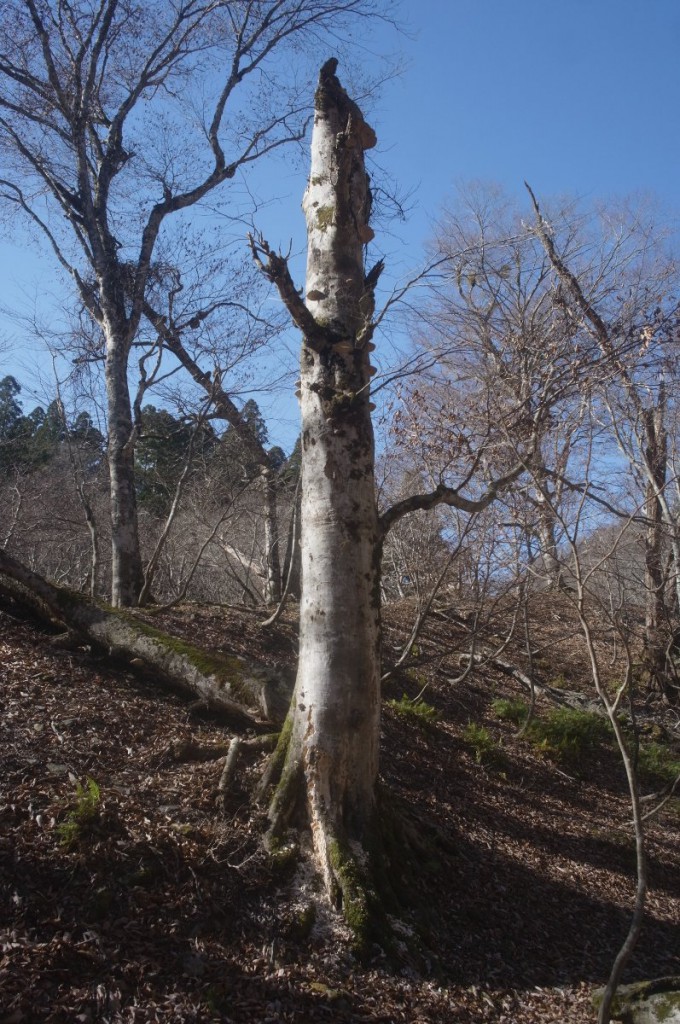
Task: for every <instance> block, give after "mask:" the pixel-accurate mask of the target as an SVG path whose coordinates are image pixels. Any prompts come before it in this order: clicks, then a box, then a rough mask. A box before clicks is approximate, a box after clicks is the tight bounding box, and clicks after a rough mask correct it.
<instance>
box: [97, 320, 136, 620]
mask: <svg viewBox="0 0 680 1024" xmlns="http://www.w3.org/2000/svg"><path fill="white" fill-rule="evenodd" d="M105 334H106V398H107V411H108V462H109V479H110V485H111V604H112V605H113V607H114V608H125V607H132V606H134V605H136V604H137V603H138V600H139V595H140V593H141V590H142V586H143V584H144V572H143V569H142V556H141V551H140V545H139V527H138V521H137V496H136V493H135V468H134V438H133V426H132V409H131V406H130V391H129V387H128V380H127V364H128V344H127V341H126V339H125V338H124V337H123V336H121V335H120V334H119V333H118V332H116V331H115V330H114V329H112V328H110V327H107V328H105Z"/></svg>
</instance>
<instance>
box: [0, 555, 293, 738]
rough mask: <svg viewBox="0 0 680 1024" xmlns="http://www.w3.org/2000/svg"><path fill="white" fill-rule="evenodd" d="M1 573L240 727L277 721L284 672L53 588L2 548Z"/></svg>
mask: <svg viewBox="0 0 680 1024" xmlns="http://www.w3.org/2000/svg"><path fill="white" fill-rule="evenodd" d="M0 573H2V574H4V575H5V576H6V577H9V579H10V580H14V581H16V582H17V583H19V584H20V585H21V587H22V594H21V595H20V600H23V601H27V600H28V602H29V603H30V604H31V606H32V607H33V608H34V609H36V610H37V611H38V612H39V613H41V614H43V615H44V614H45V610H47V611H48V612H49V613H50V614H51V615H52V616H53V617H54V618H56V619H58V620H59V621H60V622H63V623H64V624H65V625H66V626H68V627H69V628H70V629H73V630H75V631H76V632H77V633H79V634H80V635H81V636H83V637H84V638H85V639H86V640H88V641H90V642H91V643H92V644H93V645H95V646H96V647H97V648H104V649H105V650H107V651H108V652H109V654H111V655H114V656H117V657H123V658H126V659H134V663H135V665H136V666H138V667H141V668H143V669H145V670H146V671H147V672H148V673H150V674H152V675H153V678H154V680H157V681H159V682H160V683H162V684H164V685H165V686H166V687H169V688H171V689H174V690H179V691H181V692H184V693H188V694H191V695H192V696H194V697H196V698H197V699H198V700H200V701H201V702H202V703H204V704H205V705H206V707H207V708H209V709H211V710H212V711H215V712H217V713H218V714H220V715H222V716H223V717H225V718H226V719H228V720H229V721H230V722H231V723H232V724H233V725H235V726H236V727H239V728H258V727H260V726H261V725H263V724H264V723H266V724H267V726H268V727H270V726H271V724H280V723H281V722H282V721H283V719H284V717H285V715H286V711H287V709H288V704H289V702H290V694H291V691H292V686H291V685H290V682H289V681H288V680H287V679H286V678H285V676H283V675H276V674H274V673H273V672H272V671H271V670H270V669H268V668H267V667H266V666H264V665H260V664H258V663H256V662H246V661H244V660H243V659H242V658H237V657H233V656H229V655H223V654H218V653H214V654H213V653H209V652H207V651H203V650H201V649H199V648H197V647H194V646H193V645H191V644H189V643H186V642H185V641H184V640H181V639H179V638H178V637H174V636H170V635H168V634H165V633H162V632H161V631H160V630H158V629H155V628H153V627H151V626H149V625H147V623H145V622H142V621H140V620H139V619H136V618H134V617H133V616H132V615H131V614H130V613H125V612H120V611H113V610H111V609H110V608H106V607H105V606H103V605H100V604H98V603H97V602H95V601H91V600H89V599H88V598H87V597H85V596H84V595H83V594H78V593H76V592H75V591H72V590H67V589H66V588H65V587H57V586H55V585H54V584H52V583H49V582H48V581H47V580H45V579H44V578H43V577H42V576H39V575H38V574H37V573H34V572H32V571H31V570H30V569H28V568H27V567H26V566H24V565H22V564H21V563H20V562H18V561H17V560H16V559H15V558H12V556H11V555H8V554H7V553H6V552H5V551H1V550H0Z"/></svg>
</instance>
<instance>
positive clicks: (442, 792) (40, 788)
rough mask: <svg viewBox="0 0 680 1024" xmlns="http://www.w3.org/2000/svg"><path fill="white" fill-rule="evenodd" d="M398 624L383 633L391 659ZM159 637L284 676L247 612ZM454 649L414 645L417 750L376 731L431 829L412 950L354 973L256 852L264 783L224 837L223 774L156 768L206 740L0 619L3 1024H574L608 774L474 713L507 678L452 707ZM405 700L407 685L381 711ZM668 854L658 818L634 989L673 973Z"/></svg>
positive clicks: (614, 778)
mask: <svg viewBox="0 0 680 1024" xmlns="http://www.w3.org/2000/svg"><path fill="white" fill-rule="evenodd" d="M408 614H409V613H408V610H403V609H402V610H401V612H400V611H399V610H398V609H397V610H396V611H395V613H394V616H393V620H392V621H391V623H390V624H389V628H388V641H389V643H390V644H393V645H394V646H395V647H396V646H398V643H397V641H398V639H399V637H403V636H404V635H405V634H406V632H407V631H408V628H409V626H410V621H409V618H408ZM400 615H401V616H402V618H403V621H402V619H400ZM155 621H157V620H155ZM163 624H164V626H165V627H166V628H171V629H175V630H176V631H178V632H182V631H183V632H184V633H185V635H189V636H192V638H194V639H195V637H196V635H200V637H201V641H202V642H203V643H204V644H205V645H206V646H211V647H214V648H216V649H226V650H229V651H231V652H233V653H244V654H249V655H251V656H252V655H255V656H257V657H261V658H263V659H265V660H269V661H271V662H276V661H283V660H286V659H290V658H292V657H294V649H295V630H294V624H293V623H292V622H290V621H289V622H288V623H286V622H284V623H283V624H281V625H280V627H278V628H277V629H276V630H274V631H270V632H268V633H266V634H263V633H262V631H261V630H260V629H259V626H258V620H257V617H256V616H254V615H252V614H246V613H239V612H237V611H229V612H224V611H219V612H218V611H209V610H200V609H190V610H179V611H174V612H172V613H168V614H167V615H165V616H164V619H163ZM550 628H551V629H552V626H551V627H550ZM557 628H558V626H557V625H555V629H557ZM559 628H563V625H562V624H560V627H559ZM454 633H455V629H454V627H453V626H452V625H451V624H447V623H445V622H442V621H440V622H437V621H434V622H433V623H432V624H431V626H430V627H428V630H426V632H425V635H424V637H423V638H422V641H421V643H420V651H421V653H420V660H421V662H422V664H421V666H420V667H419V668H418V673H420V674H421V675H422V678H427V679H428V680H429V688H428V691H427V699H428V700H429V701H431V702H432V703H433V704H435V705H436V706H437V707H438V709H439V711H440V712H441V718H440V720H439V722H438V723H437V724H436V725H435V726H433V727H430V728H428V729H427V730H425V731H423V730H422V729H418V728H416V727H414V726H412V725H411V726H409V724H408V723H406V722H404V721H403V720H402V719H400V718H399V717H397V716H395V715H394V714H393V713H392V712H390V711H388V712H387V714H386V715H385V724H384V731H385V737H384V749H385V754H384V759H383V764H384V770H383V774H384V783H385V785H386V787H387V788H388V789H389V791H390V792H391V793H392V794H394V795H396V797H397V798H398V799H399V801H400V802H401V805H402V807H403V808H404V811H405V812H406V813H407V814H408V815H409V816H411V817H413V819H414V820H415V821H416V822H418V823H420V825H421V826H422V828H423V829H424V830H428V829H433V828H436V839H435V840H434V845H433V848H432V855H431V856H430V857H429V859H428V861H427V862H424V863H423V864H422V867H419V866H417V870H416V871H415V872H411V873H409V874H408V875H407V876H405V877H404V882H403V890H402V893H401V896H402V898H403V901H404V904H405V905H407V906H408V907H410V909H406V910H404V912H403V915H402V918H403V921H404V927H405V928H406V932H407V933H408V931H409V930H410V928H411V927H416V928H417V930H418V933H419V935H420V940H419V947H418V952H417V953H414V952H413V945H412V944H409V943H404V945H403V949H402V955H401V959H400V960H399V961H398V963H397V964H396V966H395V964H394V962H392V963H391V964H390V963H388V961H387V958H386V956H385V954H384V953H383V951H382V950H381V949H379V948H378V947H376V949H375V950H374V957H373V959H372V962H369V963H368V964H365V965H361V964H359V963H357V961H356V960H355V959H354V958H353V956H352V954H351V951H350V948H349V945H348V944H347V942H346V940H344V939H343V938H342V935H341V933H340V932H336V933H335V934H336V937H335V939H334V940H333V941H332V942H329V941H328V938H327V935H328V933H327V932H322V930H321V929H317V931H313V932H312V934H311V935H310V936H308V937H303V936H302V935H301V931H300V920H299V892H296V891H295V885H294V884H293V880H292V879H291V877H290V876H289V875H277V874H275V873H274V872H273V870H272V868H271V866H270V864H269V863H268V861H267V860H266V859H265V857H264V856H263V854H262V852H261V848H260V845H259V835H260V831H261V825H262V823H261V821H260V820H259V818H258V816H257V814H254V813H253V812H252V811H251V808H250V805H249V800H248V785H249V782H250V781H251V779H252V778H253V777H254V776H255V773H256V771H257V768H258V766H257V765H252V766H250V767H249V768H248V769H247V771H246V772H245V774H244V776H243V777H242V779H241V781H240V783H239V788H238V790H237V791H235V792H234V793H233V794H232V800H231V805H230V817H229V819H228V820H224V818H220V816H219V815H218V814H217V812H216V810H215V793H216V788H217V783H218V780H219V776H220V772H221V767H222V765H221V762H219V761H209V762H205V761H203V762H189V763H183V762H182V763H180V762H178V761H177V760H176V759H174V758H173V757H172V756H171V743H173V742H175V743H185V742H186V743H188V741H190V740H191V738H192V737H194V738H195V739H196V740H197V741H198V742H199V743H201V744H208V745H210V744H216V743H223V742H224V740H225V738H226V737H225V733H224V730H223V729H222V728H221V727H219V726H217V725H215V724H214V723H213V722H211V721H210V720H209V719H207V718H203V719H201V718H196V717H192V715H191V714H190V712H189V711H188V708H187V705H186V704H185V703H183V702H182V701H181V700H180V699H179V698H173V697H172V696H168V695H167V694H165V693H163V692H161V691H159V690H156V688H155V687H154V686H153V682H152V681H148V680H146V681H144V680H140V679H138V678H136V677H135V676H133V675H132V674H131V673H130V672H128V671H126V670H125V669H123V668H120V667H112V666H111V665H110V664H108V663H107V661H106V659H103V658H97V657H95V656H93V655H92V654H91V653H90V652H88V651H86V650H75V651H64V650H60V649H58V648H56V647H55V646H54V645H53V644H52V642H51V637H50V636H49V635H48V634H46V633H44V632H41V631H40V630H39V629H37V628H36V627H35V625H33V624H31V623H22V622H18V621H16V620H15V619H12V618H11V617H9V616H8V615H6V614H3V613H0V664H1V665H2V689H1V691H0V699H1V701H2V717H1V719H0V728H1V729H2V733H1V739H2V743H1V744H0V900H1V902H0V908H1V909H0V915H1V916H0V1024H29V1022H30V1024H32V1022H36V1024H37V1022H50V1024H61V1022H63V1024H66V1022H84V1024H87V1022H94V1021H111V1022H126V1024H127V1022H135V1024H147V1022H149V1024H150V1022H163V1024H166V1022H174V1021H177V1022H194V1021H195V1022H207V1021H223V1022H229V1021H234V1022H260V1024H264V1022H271V1024H274V1022H281V1021H298V1022H299V1021H309V1022H316V1021H319V1022H321V1021H331V1020H333V1021H347V1022H350V1021H351V1022H362V1021H365V1022H369V1021H370V1022H378V1021H380V1022H398V1021H404V1022H408V1024H418V1022H422V1024H425V1022H442V1024H443V1022H454V1021H455V1022H460V1024H468V1022H470V1024H471V1022H473V1021H474V1022H489V1024H502V1022H506V1024H510V1022H512V1024H515V1022H519V1021H522V1022H523V1024H557V1022H558V1021H559V1022H563V1021H569V1022H572V1024H581V1022H584V1024H585V1022H586V1021H591V1020H592V1019H593V1011H592V1009H591V1006H590V993H591V991H592V989H593V987H595V986H597V985H600V984H602V983H603V981H604V979H605V978H606V975H607V973H608V970H609V966H610V964H611V961H612V957H613V956H614V954H615V951H616V949H617V948H618V945H619V943H620V942H621V939H622V938H623V936H624V934H625V931H626V928H627V923H628V919H629V912H630V906H631V902H632V896H633V890H634V861H633V858H632V855H631V838H630V830H629V828H628V826H627V824H626V822H627V820H628V816H629V815H628V811H627V806H626V798H625V791H624V787H623V782H622V777H621V773H620V771H619V770H618V767H617V764H616V762H615V760H613V759H608V758H604V759H603V760H602V761H601V762H598V763H596V764H592V765H589V766H587V770H586V768H584V771H583V772H582V773H578V777H577V776H576V775H574V774H573V773H572V777H568V773H564V774H560V772H559V771H557V770H556V768H555V766H554V765H553V764H551V763H550V762H549V761H547V760H546V759H545V758H542V757H541V756H539V755H538V754H537V753H536V752H535V751H534V750H533V749H532V748H531V747H530V745H528V744H526V743H522V742H519V741H517V740H516V739H514V738H513V734H512V728H511V727H508V726H506V725H503V724H501V723H499V722H498V720H497V719H496V718H495V717H494V716H493V714H492V713H491V711H490V701H491V699H492V698H493V696H497V695H499V694H501V693H502V694H504V695H505V694H506V693H508V692H509V691H511V690H512V686H513V684H512V682H511V681H509V680H508V679H507V678H501V677H498V678H496V677H494V676H493V675H492V674H490V673H487V672H483V673H481V674H478V675H476V676H473V677H470V679H468V680H467V681H466V683H465V684H464V685H463V686H461V687H459V688H457V689H455V690H454V689H452V688H451V686H450V684H449V683H447V682H446V680H447V678H450V677H451V676H452V675H454V674H456V673H455V660H454V655H453V654H451V660H450V661H447V657H448V655H445V654H444V653H443V652H445V651H446V650H447V648H453V647H455V644H453V643H452V640H454V639H455V637H454V635H453V634H454ZM547 634H550V630H547ZM550 642H551V643H552V644H553V645H554V643H555V637H554V636H552V639H551V640H550ZM555 674H558V673H557V672H555ZM421 681H422V680H421V678H418V679H413V678H409V677H408V676H402V677H400V678H399V680H398V681H397V682H396V683H395V684H393V686H392V692H391V693H389V694H388V696H394V695H396V696H401V690H402V689H409V688H411V689H414V692H415V689H416V688H419V686H420V684H421ZM469 720H473V721H478V722H481V723H485V724H486V725H487V727H488V728H489V730H490V731H491V732H492V733H493V735H494V737H495V738H496V739H497V740H498V742H499V744H500V745H501V746H502V748H503V750H504V751H505V754H506V760H505V761H504V763H503V768H502V770H495V769H491V768H488V767H484V766H482V765H479V764H477V763H476V762H475V759H474V756H473V755H472V753H471V751H470V750H469V749H468V748H467V747H466V745H465V743H464V742H463V740H462V738H461V737H462V730H463V728H464V726H465V724H466V723H467V722H468V721H469ZM88 777H89V778H92V779H94V780H95V781H96V783H97V785H98V787H99V789H100V802H99V804H98V806H97V809H96V813H95V814H94V815H93V817H92V819H91V820H88V821H87V822H86V823H85V824H84V825H83V828H82V834H79V835H78V837H77V839H76V841H74V842H72V844H71V845H70V846H65V845H64V844H63V835H62V834H60V831H59V826H60V825H61V824H63V823H64V822H65V821H68V818H69V814H70V813H72V812H73V811H74V808H76V807H77V805H78V798H77V796H76V786H77V784H78V783H81V784H83V783H84V782H85V780H86V779H87V778H88ZM433 835H435V833H434V832H433ZM679 838H680V816H679V815H678V811H677V809H670V810H669V811H668V813H666V814H665V815H664V816H663V817H662V818H661V819H660V820H659V821H658V822H656V823H655V824H654V825H653V826H652V828H651V829H650V852H651V857H652V893H651V895H650V900H649V913H648V918H647V924H646V927H645V932H644V935H643V938H642V940H641V943H640V947H639V951H638V953H637V954H636V958H635V962H634V964H633V965H632V966H631V969H630V971H629V974H630V976H631V977H638V976H645V975H659V974H661V973H670V972H673V971H675V972H677V971H679V970H680V960H679V952H680V926H679V923H678V922H680V885H679V881H678V862H679V860H680V855H679V853H678V850H679V846H678V839H679Z"/></svg>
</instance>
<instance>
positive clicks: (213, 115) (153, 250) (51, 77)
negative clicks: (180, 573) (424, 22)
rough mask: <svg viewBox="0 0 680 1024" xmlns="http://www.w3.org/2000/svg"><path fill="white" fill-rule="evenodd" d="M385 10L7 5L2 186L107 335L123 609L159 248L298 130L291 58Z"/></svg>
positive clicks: (351, 3)
mask: <svg viewBox="0 0 680 1024" xmlns="http://www.w3.org/2000/svg"><path fill="white" fill-rule="evenodd" d="M384 12H385V5H384V4H377V3H374V2H373V0H270V2H267V3H259V2H254V0H249V2H245V3H233V2H228V0H217V2H215V3H204V2H203V0H179V2H177V3H172V4H168V3H162V2H155V0H154V2H153V3H151V4H141V3H139V2H138V0H97V2H96V3H94V4H92V3H87V2H84V0H77V2H75V3H70V2H67V0H6V2H5V3H4V4H3V7H2V16H3V30H4V31H3V42H2V44H1V46H0V146H1V147H2V150H1V151H2V157H3V168H2V170H1V171H0V195H1V196H2V199H3V200H4V201H5V202H6V203H9V204H10V206H12V207H14V208H15V209H17V210H19V211H21V212H23V213H24V214H25V215H26V217H27V218H28V219H29V221H30V222H31V223H32V225H33V226H34V227H35V228H36V229H37V231H38V232H39V233H40V234H41V235H42V237H43V239H44V240H45V241H46V243H47V244H48V246H49V247H50V248H51V250H52V251H53V253H54V255H55V257H56V259H57V261H58V263H59V264H60V265H61V267H62V268H63V270H64V271H65V272H66V273H67V275H68V276H69V277H70V279H71V280H72V282H73V283H74V285H75V287H76V289H77V292H78V295H79V298H80V300H81V301H82V303H83V305H84V306H85V307H86V309H87V310H88V311H89V313H90V315H91V316H92V317H93V318H94V320H95V321H96V322H97V324H98V325H99V327H100V328H101V331H102V332H103V335H104V339H105V377H106V392H107V401H108V459H109V470H110V480H111V532H112V558H113V573H112V577H113V579H112V602H113V604H114V605H132V604H135V603H136V602H137V600H138V597H139V594H140V591H141V587H142V582H143V573H142V560H141V555H140V547H139V536H138V523H137V508H136V500H135V488H134V468H133V454H134V452H133V449H134V435H133V418H132V409H131V402H130V396H129V390H128V363H129V357H130V351H131V346H132V345H133V343H134V340H135V338H136V336H137V333H138V330H139V326H140V321H141V318H142V316H143V313H144V301H145V297H146V294H147V289H148V285H149V280H150V277H151V276H152V274H153V269H154V261H155V259H156V254H157V251H158V250H159V247H162V245H163V242H164V240H165V241H167V240H168V239H169V237H170V235H169V232H172V231H173V230H174V234H172V241H173V245H174V247H175V248H179V247H180V243H181V237H182V224H184V223H186V220H185V219H184V214H185V211H188V210H190V208H192V207H194V206H196V205H197V204H199V203H201V202H202V201H203V200H205V199H206V198H207V197H208V196H210V195H212V194H213V193H214V192H215V190H217V189H218V188H219V187H220V186H222V185H224V184H225V183H226V182H228V181H232V180H233V179H234V178H235V177H236V175H237V173H238V172H239V171H240V170H242V169H245V168H247V167H248V165H249V164H251V163H252V162H253V161H255V160H259V159H260V158H261V157H263V156H264V155H266V154H267V153H271V152H272V151H273V150H275V149H277V148H279V147H281V146H283V145H286V144H289V143H291V142H296V141H298V140H300V139H301V138H302V136H303V134H304V131H305V122H306V117H307V114H306V107H304V106H303V105H302V104H301V103H300V102H299V99H298V94H297V84H298V83H297V82H296V83H295V85H293V84H292V82H291V77H290V76H289V75H287V74H286V66H287V65H288V60H287V59H286V56H287V55H288V56H289V55H290V54H291V53H295V58H296V60H295V62H296V64H297V63H298V57H299V54H300V53H301V52H302V50H303V48H304V46H308V47H309V48H310V49H314V48H316V46H317V45H318V42H319V38H320V36H321V35H322V34H323V32H324V30H326V29H327V28H330V27H331V26H333V27H334V28H335V29H341V28H342V26H343V24H344V23H346V22H347V21H348V20H349V19H352V18H357V17H362V16H368V15H372V16H377V14H381V13H382V14H383V15H384ZM216 69H220V70H219V71H218V70H216ZM171 223H172V224H174V228H173V227H171Z"/></svg>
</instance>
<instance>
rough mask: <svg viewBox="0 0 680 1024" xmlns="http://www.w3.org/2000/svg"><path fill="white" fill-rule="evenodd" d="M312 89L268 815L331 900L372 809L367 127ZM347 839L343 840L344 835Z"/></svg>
mask: <svg viewBox="0 0 680 1024" xmlns="http://www.w3.org/2000/svg"><path fill="white" fill-rule="evenodd" d="M334 71H335V62H329V64H328V65H326V66H325V68H324V69H322V72H321V77H320V82H319V88H318V90H317V94H316V111H315V119H314V131H313V136H312V166H311V172H310V178H309V184H308V187H307V191H306V193H305V198H304V203H303V207H304V211H305V216H306V219H307V232H308V257H307V287H306V291H307V307H308V309H309V310H310V311H311V313H312V314H313V316H314V318H315V322H316V325H317V327H318V328H320V329H321V330H315V332H314V337H306V338H305V339H304V341H303V345H302V354H301V376H300V403H301V409H302V505H301V518H302V537H301V560H302V599H301V604H300V658H299V669H298V676H297V683H296V691H295V697H294V700H293V705H292V722H291V734H290V741H289V745H288V750H287V758H286V763H285V767H284V769H283V773H282V778H281V783H280V785H279V787H278V790H277V792H276V794H275V796H274V800H273V803H272V808H271V815H272V821H273V826H274V827H277V826H280V825H281V824H282V823H284V824H285V823H287V822H288V821H289V820H291V819H292V817H293V816H294V814H296V813H297V814H298V815H299V814H300V812H302V815H303V817H304V819H305V820H306V821H307V822H308V824H309V826H310V827H311V836H312V842H313V846H314V854H315V858H316V861H317V864H318V866H319V868H320V870H321V872H322V874H323V876H324V878H325V881H326V886H327V889H328V891H329V893H330V894H331V897H332V898H334V900H335V901H336V903H337V904H338V905H342V904H343V903H344V902H345V901H346V899H347V893H346V890H345V888H344V887H343V883H342V880H341V878H340V871H339V863H340V861H341V860H342V857H343V855H344V854H343V853H342V851H345V852H346V851H347V850H348V849H350V848H351V849H353V850H354V849H355V845H356V844H357V843H358V844H362V843H363V842H364V840H365V839H366V835H367V830H368V829H369V827H370V823H371V820H372V815H373V810H374V799H375V782H376V776H377V771H378V743H379V713H380V584H379V552H380V531H379V524H378V518H377V509H376V495H375V482H374V448H373V429H372V425H371V412H370V411H371V403H370V397H369V382H370V377H371V367H370V363H369V351H370V349H372V348H373V346H372V345H371V344H370V343H369V338H370V327H369V324H370V317H371V315H372V284H371V283H369V281H368V280H367V279H365V278H364V265H363V246H364V244H365V242H366V241H368V240H369V238H370V237H371V234H372V232H371V231H370V228H369V227H368V214H369V209H370V192H369V188H368V176H367V174H366V171H365V169H364V158H363V151H364V149H366V148H368V147H369V146H371V145H374V144H375V135H374V133H373V131H372V129H370V128H369V127H368V125H366V123H365V122H364V120H363V118H362V116H361V113H360V111H359V108H358V107H357V106H356V104H354V103H353V102H352V101H351V100H349V98H348V97H347V94H346V93H345V91H344V89H342V87H341V86H340V84H339V82H338V80H337V78H336V77H335V75H334ZM353 844H354V845H353Z"/></svg>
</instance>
